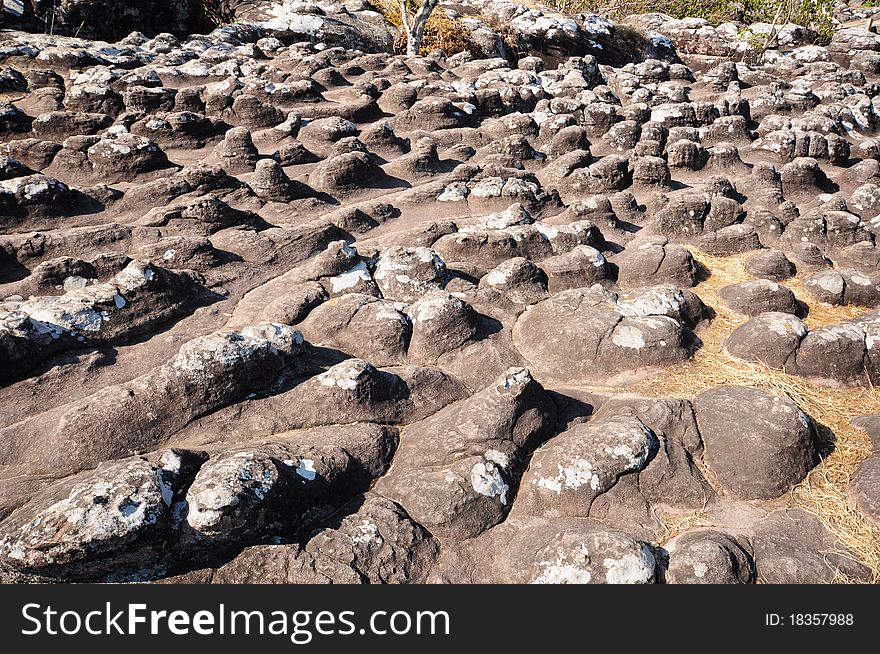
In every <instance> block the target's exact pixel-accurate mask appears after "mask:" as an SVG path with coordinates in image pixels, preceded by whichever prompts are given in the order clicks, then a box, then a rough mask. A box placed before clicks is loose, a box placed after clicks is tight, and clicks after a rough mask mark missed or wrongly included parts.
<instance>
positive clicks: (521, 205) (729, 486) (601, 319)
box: [0, 0, 880, 583]
mask: <svg viewBox="0 0 880 654" xmlns="http://www.w3.org/2000/svg"><path fill="white" fill-rule="evenodd" d="M11 4H12V3H9V2H8V1H7V2H5V3H4V7H5V8H6V11H7V14H6V20H7V25H9V26H12V27H16V26H18V27H32V28H33V26H32V25H31V24H28V23H27V20H26V19H27V18H28V17H27V16H16V15H14V14H13V15H11V16H10V12H9V8H10V6H11ZM62 4H65V3H62ZM82 4H83V5H86V4H92V5H99V4H100V3H82ZM114 4H115V5H119V6H121V5H125V3H114ZM133 4H137V5H139V6H141V9H142V10H143V11H144V13H145V15H149V16H151V20H155V19H156V16H157V15H158V14H157V13H156V12H158V11H159V9H157V8H155V7H153V8H152V9H151V10H149V11H148V10H147V9H145V8H144V7H145V6H146V5H148V4H150V3H146V2H141V3H133ZM153 4H154V5H158V4H161V3H153ZM228 4H229V10H230V11H232V12H233V17H234V18H235V19H237V21H238V22H234V23H232V24H229V25H227V26H225V27H221V28H219V29H216V30H214V31H213V32H211V33H209V34H207V35H192V36H180V37H177V36H173V35H172V34H170V33H168V32H166V31H162V32H161V33H159V34H158V35H157V36H153V37H148V36H145V35H144V34H142V33H138V32H135V33H131V34H128V35H127V36H126V35H125V34H119V35H113V38H119V39H120V40H118V41H98V40H88V39H85V38H82V37H83V35H80V36H79V37H75V36H70V35H67V36H63V35H57V34H56V35H45V34H35V33H29V32H24V31H16V30H14V29H11V30H7V31H3V32H0V141H2V142H0V232H2V235H0V298H4V299H2V301H0V356H2V366H0V378H2V379H0V381H2V388H0V576H2V578H3V579H5V580H7V581H10V580H16V581H33V580H42V581H81V580H102V581H130V580H166V581H170V582H175V581H187V582H205V583H229V582H262V581H271V582H295V583H307V582H308V583H328V582H331V583H422V582H432V583H444V582H453V583H481V582H504V583H507V582H514V583H562V582H575V583H583V582H589V583H603V582H607V583H655V582H657V583H661V582H665V583H755V582H764V583H803V582H811V583H830V582H837V581H862V582H864V581H874V582H876V581H877V580H878V578H880V576H878V575H880V455H878V454H876V453H874V452H875V451H876V448H877V443H878V442H880V391H876V390H874V385H876V384H877V383H878V382H880V250H878V248H877V245H876V241H877V234H878V233H880V231H878V230H880V218H878V214H880V162H878V159H880V140H877V139H876V138H875V134H876V129H877V126H878V124H880V85H878V80H880V78H878V75H880V36H878V35H877V34H875V33H873V32H869V31H867V30H866V29H864V28H858V27H857V28H848V29H843V30H839V31H837V33H836V35H835V37H834V40H833V41H832V42H831V44H830V45H829V46H827V47H821V46H816V45H811V44H809V43H807V42H806V38H807V34H806V33H805V31H804V30H803V29H802V28H800V27H798V26H794V25H784V26H782V27H781V29H780V31H779V34H778V35H777V36H778V38H775V39H774V40H773V41H772V43H769V44H768V43H767V39H766V38H763V39H762V38H759V37H760V35H762V34H763V35H767V34H769V32H770V26H769V25H760V24H759V25H753V26H751V27H750V28H746V29H743V28H742V27H741V26H739V27H737V26H734V25H722V26H719V27H717V28H715V27H711V26H709V25H707V24H706V23H705V22H701V21H698V20H695V19H685V20H674V19H671V18H669V17H668V16H667V17H664V16H662V15H657V14H652V15H644V16H635V17H631V18H630V19H628V20H627V21H625V23H623V24H620V25H615V24H613V23H611V22H610V21H608V20H606V19H604V18H600V17H598V16H578V17H564V16H559V15H555V14H552V13H550V12H542V11H541V10H539V9H528V8H525V7H523V6H522V5H521V4H517V3H512V2H488V1H483V0H467V1H464V0H463V1H461V2H456V3H445V4H444V7H445V9H444V10H445V11H448V12H450V15H452V16H458V17H459V20H460V24H462V25H465V26H466V28H467V30H468V31H469V33H470V35H471V38H472V39H473V41H474V42H475V43H479V44H480V47H479V54H478V56H475V55H473V54H470V53H467V52H465V53H459V54H455V55H451V56H447V55H446V54H444V53H443V52H436V51H435V52H431V53H429V54H428V55H426V56H422V57H409V58H407V57H404V56H400V55H394V54H392V53H391V50H392V48H393V47H394V41H395V36H396V30H395V29H394V28H393V27H392V26H390V25H389V24H388V23H387V21H386V20H385V19H384V17H382V16H381V14H379V13H378V12H376V11H375V10H374V9H373V8H372V7H371V6H370V5H367V4H366V3H363V2H349V3H346V4H345V5H342V4H338V3H336V4H330V3H302V2H289V1H284V2H280V1H277V2H262V3H253V2H251V3H240V2H238V3H237V2H231V3H228ZM65 6H67V7H68V9H70V7H71V6H72V7H73V9H74V10H75V9H77V3H76V2H71V3H66V4H65ZM848 11H850V14H851V15H854V16H858V15H860V14H858V11H860V10H858V9H855V10H848ZM166 13H167V12H166ZM125 16H127V17H128V18H131V17H132V14H131V13H130V12H128V13H125ZM31 18H33V17H31ZM79 18H82V15H80V14H74V13H71V14H66V15H65V18H64V20H60V19H59V23H58V31H60V32H66V33H68V34H71V33H73V34H75V33H76V31H77V29H76V26H77V25H79V26H80V29H86V27H83V26H82V25H80V22H79V20H78V19H79ZM137 18H138V15H137V14H134V19H133V20H136V19H137ZM166 19H167V21H176V20H181V18H180V16H178V15H176V14H175V15H170V14H169V15H167V17H166ZM126 20H127V19H126ZM16 21H18V22H16ZM85 22H86V21H85V19H84V18H83V23H84V24H85ZM110 23H112V25H114V26H118V27H112V28H111V27H108V29H117V28H118V29H125V30H130V29H131V28H132V25H131V24H129V23H127V22H125V21H124V20H123V17H122V16H120V18H119V20H118V21H110ZM164 27H165V28H166V29H168V30H173V25H172V24H171V23H165V24H164ZM502 27H503V29H502ZM87 28H88V29H87V30H86V31H87V34H86V35H87V36H90V37H97V36H100V35H99V34H96V33H94V30H95V29H96V28H95V26H94V25H93V24H89V25H87ZM143 29H144V30H152V33H156V32H157V31H161V30H162V29H163V27H162V26H159V25H156V24H151V25H149V26H147V27H144V28H143ZM756 35H758V36H757V37H756ZM765 45H766V46H767V47H766V48H765V47H764V46H765ZM872 439H873V440H872Z"/></svg>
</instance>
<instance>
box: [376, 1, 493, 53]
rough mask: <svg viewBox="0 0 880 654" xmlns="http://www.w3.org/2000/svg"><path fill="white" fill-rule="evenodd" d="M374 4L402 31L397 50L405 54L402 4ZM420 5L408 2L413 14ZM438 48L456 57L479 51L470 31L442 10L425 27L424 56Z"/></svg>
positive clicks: (397, 42)
mask: <svg viewBox="0 0 880 654" xmlns="http://www.w3.org/2000/svg"><path fill="white" fill-rule="evenodd" d="M373 4H375V5H376V8H377V9H379V10H380V11H381V12H382V14H383V15H384V16H385V18H387V19H388V22H389V23H391V24H392V25H394V26H395V27H396V28H397V29H398V30H400V36H398V38H397V41H396V42H395V50H397V51H398V52H405V51H406V35H405V34H404V33H403V24H402V21H401V18H400V3H399V2H397V0H375V2H374V3H373ZM419 4H420V3H419V2H418V0H407V6H408V7H409V8H410V13H411V14H414V13H415V12H416V10H417V9H418V5H419ZM436 48H440V49H441V50H443V51H444V52H445V53H446V54H448V55H454V54H456V53H459V52H464V51H465V50H469V51H471V52H475V53H476V51H477V50H479V48H477V46H476V44H474V42H473V40H472V39H471V33H470V30H468V29H467V28H466V27H464V26H463V25H462V24H461V21H460V20H458V19H452V18H450V17H449V15H448V14H447V13H446V12H445V11H443V9H441V8H438V9H436V10H435V11H434V13H432V14H431V17H430V18H429V19H428V23H427V24H426V25H425V36H424V39H423V40H422V54H426V53H428V52H430V51H431V50H434V49H436Z"/></svg>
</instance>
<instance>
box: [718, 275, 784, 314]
mask: <svg viewBox="0 0 880 654" xmlns="http://www.w3.org/2000/svg"><path fill="white" fill-rule="evenodd" d="M718 297H719V298H720V299H721V301H722V302H723V303H724V304H725V306H727V307H728V308H729V309H732V310H733V311H735V312H736V313H741V314H745V315H747V316H757V315H760V314H762V313H766V312H768V311H772V312H775V313H790V314H796V313H798V312H799V311H800V307H799V306H798V301H797V298H795V296H794V293H792V292H791V290H790V289H789V288H787V287H785V286H782V285H781V284H777V283H776V282H772V281H770V280H767V279H757V280H754V281H748V282H741V283H739V284H733V285H731V286H725V287H724V288H721V289H719V290H718Z"/></svg>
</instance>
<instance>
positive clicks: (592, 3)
mask: <svg viewBox="0 0 880 654" xmlns="http://www.w3.org/2000/svg"><path fill="white" fill-rule="evenodd" d="M543 4H545V5H546V6H547V7H549V8H551V9H554V10H556V11H560V12H563V13H569V14H574V13H578V12H591V13H597V14H602V15H604V16H608V17H610V18H612V19H618V20H619V19H621V18H624V17H625V16H628V15H630V14H644V13H649V12H661V13H664V14H668V15H670V16H672V17H673V18H688V17H690V18H703V19H705V20H707V21H708V22H709V23H711V24H713V25H718V24H719V23H723V22H727V21H733V22H739V23H746V24H748V23H772V22H773V20H774V19H777V20H776V22H777V24H778V25H782V24H784V23H796V24H798V25H801V26H803V27H804V28H806V29H807V32H808V36H809V39H810V40H811V41H813V42H814V43H819V44H825V43H829V42H830V41H831V37H832V36H833V35H834V23H833V14H834V0H742V1H741V2H731V1H730V0H545V2H544V3H543ZM777 17H778V18H777Z"/></svg>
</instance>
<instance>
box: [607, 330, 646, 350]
mask: <svg viewBox="0 0 880 654" xmlns="http://www.w3.org/2000/svg"><path fill="white" fill-rule="evenodd" d="M644 336H645V335H644V334H643V333H642V330H640V329H638V328H636V327H631V326H629V325H624V326H623V327H620V328H619V329H617V330H616V331H615V332H614V335H613V336H612V337H611V342H612V343H614V344H615V345H617V346H619V347H624V348H629V349H632V350H641V349H642V348H643V347H645V338H644Z"/></svg>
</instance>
